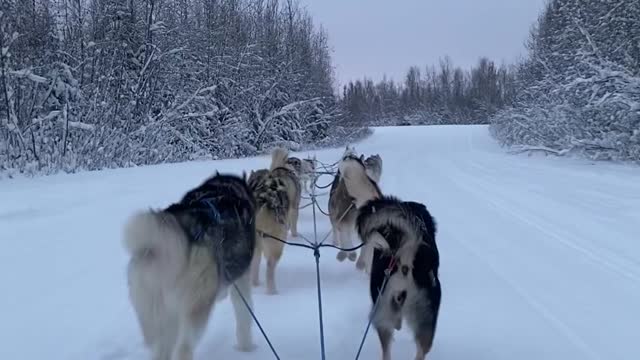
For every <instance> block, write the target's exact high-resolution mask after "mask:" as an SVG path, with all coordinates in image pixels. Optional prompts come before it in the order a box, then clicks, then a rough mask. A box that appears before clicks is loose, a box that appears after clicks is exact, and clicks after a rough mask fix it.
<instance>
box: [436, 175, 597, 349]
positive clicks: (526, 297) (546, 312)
mask: <svg viewBox="0 0 640 360" xmlns="http://www.w3.org/2000/svg"><path fill="white" fill-rule="evenodd" d="M448 168H449V169H450V167H448ZM455 171H457V172H458V173H460V171H459V170H457V169H456V170H455ZM445 176H447V177H448V178H449V180H450V181H451V182H452V183H453V184H454V185H456V186H457V187H458V188H459V189H461V190H463V191H465V192H467V193H469V194H470V195H472V196H474V197H476V198H478V199H479V200H481V201H486V198H485V197H484V196H479V192H478V191H477V190H474V189H473V188H471V187H469V186H468V185H466V184H464V183H463V182H460V181H458V179H457V177H455V176H448V175H445ZM489 203H490V205H491V206H492V207H493V208H494V209H495V210H496V211H498V212H501V210H502V209H501V208H500V207H499V206H497V205H495V204H491V202H489ZM508 215H511V216H513V214H508ZM453 238H454V239H455V240H456V241H457V242H458V243H459V244H460V245H461V246H462V247H463V248H465V249H466V250H467V251H469V253H471V254H472V255H473V256H474V257H476V258H477V259H478V261H479V262H481V263H483V264H485V265H486V266H487V267H488V268H489V269H490V270H491V271H492V272H493V273H494V274H496V276H497V277H498V278H499V279H501V280H502V281H504V283H506V284H507V285H508V286H509V287H510V288H511V289H512V290H513V291H514V292H515V293H516V294H518V296H520V297H521V298H522V299H523V301H524V302H525V303H527V304H528V305H529V306H530V307H531V308H532V309H533V310H534V311H535V312H536V313H538V314H539V315H540V316H541V317H542V318H544V319H545V320H546V321H548V322H549V323H550V324H551V326H552V327H553V328H555V329H556V330H557V331H559V332H560V333H561V334H562V335H564V336H565V337H566V338H567V340H568V341H569V342H570V343H571V344H572V345H573V346H575V347H576V348H577V349H579V350H580V351H581V352H582V353H584V354H585V357H586V358H588V359H591V360H600V359H601V357H600V356H598V355H597V353H596V351H595V350H594V349H593V348H592V347H591V346H589V344H588V343H587V342H586V341H585V340H583V339H582V337H581V336H580V335H578V334H577V333H576V332H575V331H574V330H572V328H571V327H570V326H569V325H567V324H566V323H565V322H564V321H562V320H561V319H560V318H559V317H558V316H556V315H555V314H554V313H553V311H551V310H550V309H549V308H548V307H546V306H545V305H543V304H542V303H541V302H539V301H537V300H536V298H535V297H534V296H533V295H532V294H531V293H529V292H527V291H526V290H525V289H524V288H523V287H522V286H520V285H518V284H517V283H516V282H515V281H512V280H511V279H509V277H507V276H505V275H503V274H502V272H500V270H498V269H497V268H496V267H495V266H494V265H493V264H492V263H491V262H490V261H488V260H487V259H486V258H485V257H483V256H482V255H481V254H480V253H479V252H478V251H477V250H475V248H474V247H473V246H472V245H471V244H470V243H469V242H467V241H465V240H462V239H461V238H460V237H459V236H455V235H454V236H453Z"/></svg>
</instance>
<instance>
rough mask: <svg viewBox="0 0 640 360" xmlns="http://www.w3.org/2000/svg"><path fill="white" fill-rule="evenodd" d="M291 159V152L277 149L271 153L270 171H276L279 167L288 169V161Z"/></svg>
mask: <svg viewBox="0 0 640 360" xmlns="http://www.w3.org/2000/svg"><path fill="white" fill-rule="evenodd" d="M288 158H289V151H287V149H283V148H280V147H278V148H275V149H273V151H272V152H271V167H270V170H274V169H276V168H279V167H287V168H289V167H288V166H287V159H288Z"/></svg>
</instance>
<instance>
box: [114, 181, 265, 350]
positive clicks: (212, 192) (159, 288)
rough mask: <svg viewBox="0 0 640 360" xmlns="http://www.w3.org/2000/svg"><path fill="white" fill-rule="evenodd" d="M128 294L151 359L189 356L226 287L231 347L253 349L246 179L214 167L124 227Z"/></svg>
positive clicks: (251, 230)
mask: <svg viewBox="0 0 640 360" xmlns="http://www.w3.org/2000/svg"><path fill="white" fill-rule="evenodd" d="M124 245H125V247H126V249H127V251H128V253H129V254H130V256H131V258H130V261H129V264H128V269H127V277H128V287H129V299H130V301H131V303H132V305H133V308H134V310H135V313H136V316H137V320H138V322H139V324H140V327H141V330H142V335H143V337H144V341H145V344H146V345H147V347H148V348H149V349H150V350H151V352H152V354H153V359H154V360H191V359H193V353H194V348H195V346H196V345H197V343H198V342H199V339H200V337H201V335H202V333H203V331H204V329H205V327H206V325H207V322H208V319H209V316H210V314H211V311H212V309H213V307H214V305H215V303H216V302H218V301H220V300H222V299H224V298H226V297H227V295H228V293H229V291H230V289H229V287H230V286H232V285H233V284H234V283H235V285H236V286H237V289H231V296H230V297H231V302H232V304H233V308H234V313H235V320H236V337H237V345H236V347H237V349H238V350H241V351H251V350H252V349H253V348H254V345H253V340H252V334H251V316H250V313H249V312H248V310H247V308H246V307H245V305H244V303H243V301H242V299H241V295H239V294H238V292H237V291H236V290H239V291H240V292H242V295H243V296H244V298H245V299H246V300H247V302H248V303H249V305H250V306H253V304H252V297H251V283H250V278H249V277H250V271H249V268H250V264H251V259H252V257H253V253H254V249H255V246H256V238H255V203H254V199H253V196H252V195H251V191H250V189H249V187H248V186H247V184H246V179H244V178H243V177H239V176H235V175H221V174H219V173H216V174H215V175H214V176H212V177H211V178H209V179H207V180H206V181H205V182H203V183H202V184H201V185H199V186H198V187H196V188H194V189H192V190H191V191H189V192H187V193H186V194H185V195H184V197H183V198H182V199H181V200H180V201H179V202H177V203H174V204H172V205H170V206H169V207H167V208H165V209H163V210H147V211H141V212H138V213H136V214H134V215H133V216H131V217H130V218H129V219H128V220H127V222H126V224H125V227H124Z"/></svg>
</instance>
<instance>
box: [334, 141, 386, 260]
mask: <svg viewBox="0 0 640 360" xmlns="http://www.w3.org/2000/svg"><path fill="white" fill-rule="evenodd" d="M381 195H382V194H381V192H380V188H379V187H378V184H377V183H376V182H375V181H374V180H373V179H372V178H371V177H369V175H368V173H367V169H366V166H365V164H364V156H360V157H358V156H357V155H356V154H355V151H354V150H353V149H350V148H347V149H346V151H345V153H344V155H343V157H342V160H341V161H340V164H339V166H338V172H337V174H336V176H335V177H334V180H333V183H332V185H331V190H330V192H329V219H330V221H331V227H332V231H333V243H334V245H336V246H340V247H342V248H350V247H353V239H352V237H353V235H354V232H355V223H356V216H357V215H358V207H360V206H361V205H362V204H364V203H365V202H366V201H367V200H370V199H372V198H377V197H380V196H381ZM368 254H369V252H368V249H366V246H365V247H364V248H363V249H362V250H361V252H360V257H359V258H358V261H357V262H356V266H357V267H358V268H360V269H363V268H365V267H366V260H365V259H366V258H367V255H368ZM356 256H357V254H356V252H355V251H353V252H349V253H347V252H345V251H339V252H338V254H337V255H336V258H337V259H338V261H344V259H345V258H347V257H348V258H349V260H351V261H356Z"/></svg>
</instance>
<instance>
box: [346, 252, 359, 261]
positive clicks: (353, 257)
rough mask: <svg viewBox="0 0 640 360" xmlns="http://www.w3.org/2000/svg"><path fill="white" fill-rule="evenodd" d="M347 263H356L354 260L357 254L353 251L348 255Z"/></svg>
mask: <svg viewBox="0 0 640 360" xmlns="http://www.w3.org/2000/svg"><path fill="white" fill-rule="evenodd" d="M348 257H349V261H356V259H357V258H358V254H356V252H355V251H352V252H350V253H349V256H348Z"/></svg>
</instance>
